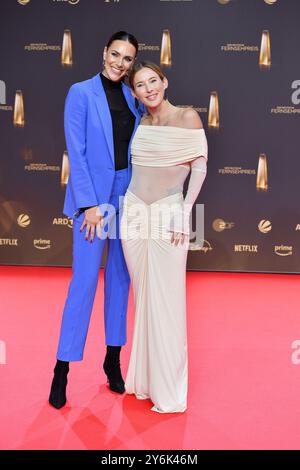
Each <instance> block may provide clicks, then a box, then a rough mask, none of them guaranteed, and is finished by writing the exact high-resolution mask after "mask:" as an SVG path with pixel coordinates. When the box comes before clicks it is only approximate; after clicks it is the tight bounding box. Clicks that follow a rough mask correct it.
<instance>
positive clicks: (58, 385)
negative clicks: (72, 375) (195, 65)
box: [49, 360, 69, 410]
mask: <svg viewBox="0 0 300 470" xmlns="http://www.w3.org/2000/svg"><path fill="white" fill-rule="evenodd" d="M68 372H69V363H68V362H66V361H59V360H58V361H57V362H56V366H55V368H54V377H53V380H52V385H51V391H50V396H49V403H50V405H52V406H54V408H57V409H58V410H59V409H60V408H62V407H63V406H65V404H66V401H67V398H66V388H67V383H68V380H67V375H68Z"/></svg>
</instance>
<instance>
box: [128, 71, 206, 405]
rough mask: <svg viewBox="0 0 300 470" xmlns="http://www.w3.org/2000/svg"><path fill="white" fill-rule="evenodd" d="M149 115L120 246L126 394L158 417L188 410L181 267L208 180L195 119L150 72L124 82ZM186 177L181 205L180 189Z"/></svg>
mask: <svg viewBox="0 0 300 470" xmlns="http://www.w3.org/2000/svg"><path fill="white" fill-rule="evenodd" d="M130 82H131V87H132V90H133V94H134V95H135V97H136V98H138V99H139V100H140V101H142V102H143V103H144V105H145V106H146V107H147V110H148V115H146V116H145V118H144V119H142V121H141V125H140V126H139V127H138V129H137V132H136V134H135V136H134V138H133V141H132V144H131V154H132V180H131V182H130V185H129V187H128V190H127V193H126V195H125V198H124V204H123V214H122V219H121V238H122V245H123V250H124V255H125V259H126V262H127V266H128V270H129V274H130V277H131V282H132V285H133V293H134V301H135V322H134V333H133V344H132V351H131V356H130V362H129V368H128V373H127V378H126V382H125V388H126V391H127V393H129V394H135V396H136V398H138V399H147V398H150V400H151V401H152V403H153V405H154V406H153V407H152V408H151V409H152V410H153V411H156V412H159V413H175V412H183V411H185V410H186V407H187V379H188V369H187V335H186V293H185V292H186V290H185V277H186V259H187V250H188V244H189V237H188V228H189V215H190V211H191V208H192V206H193V204H194V202H195V200H196V198H197V196H198V194H199V191H200V189H201V186H202V183H203V181H204V178H205V175H206V160H207V142H206V137H205V132H204V130H203V128H202V124H201V120H200V118H199V116H198V113H196V111H194V110H193V109H182V108H177V107H175V106H173V105H172V104H171V103H169V101H167V100H165V99H164V92H165V89H166V88H167V86H168V82H167V79H166V77H165V76H164V75H163V73H162V71H161V69H160V68H159V67H158V66H156V65H155V64H152V63H149V62H142V63H141V64H137V65H136V66H135V67H134V68H133V71H132V75H131V76H130ZM190 172H191V175H190V181H189V185H188V190H187V194H186V197H185V198H183V194H182V190H183V184H184V181H185V179H186V177H187V176H188V174H189V173H190Z"/></svg>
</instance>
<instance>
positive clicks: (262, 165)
mask: <svg viewBox="0 0 300 470" xmlns="http://www.w3.org/2000/svg"><path fill="white" fill-rule="evenodd" d="M256 189H257V190H258V191H267V190H268V165H267V156H266V154H264V153H261V154H260V156H259V159H258V167H257V177H256Z"/></svg>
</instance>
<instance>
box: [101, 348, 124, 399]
mask: <svg viewBox="0 0 300 470" xmlns="http://www.w3.org/2000/svg"><path fill="white" fill-rule="evenodd" d="M120 351H121V346H107V350H106V356H105V360H104V363H103V369H104V372H105V374H106V375H107V379H108V381H109V388H110V389H111V390H112V391H113V392H117V393H124V392H125V387H124V385H125V384H124V380H123V377H122V374H121V368H120Z"/></svg>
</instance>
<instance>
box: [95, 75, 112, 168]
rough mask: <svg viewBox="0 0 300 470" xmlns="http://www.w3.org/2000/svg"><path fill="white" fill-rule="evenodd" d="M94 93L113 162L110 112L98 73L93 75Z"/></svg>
mask: <svg viewBox="0 0 300 470" xmlns="http://www.w3.org/2000/svg"><path fill="white" fill-rule="evenodd" d="M93 88H94V93H95V94H96V95H97V98H96V107H97V110H98V114H99V117H100V120H101V123H102V127H103V130H104V135H105V139H106V142H107V145H108V148H109V153H110V157H111V160H112V162H113V164H114V160H115V158H114V137H113V127H112V120H111V114H110V110H109V107H108V102H107V98H106V94H105V91H104V88H103V85H102V82H101V78H100V77H99V75H98V74H97V75H95V76H94V77H93Z"/></svg>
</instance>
